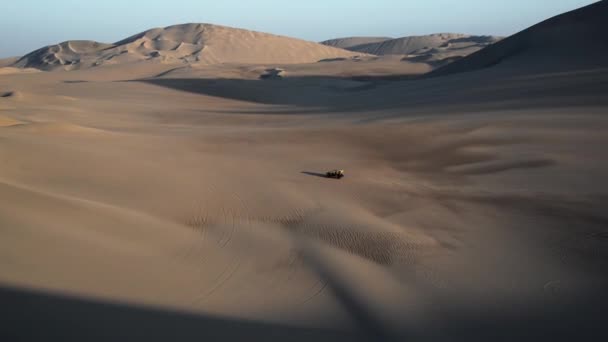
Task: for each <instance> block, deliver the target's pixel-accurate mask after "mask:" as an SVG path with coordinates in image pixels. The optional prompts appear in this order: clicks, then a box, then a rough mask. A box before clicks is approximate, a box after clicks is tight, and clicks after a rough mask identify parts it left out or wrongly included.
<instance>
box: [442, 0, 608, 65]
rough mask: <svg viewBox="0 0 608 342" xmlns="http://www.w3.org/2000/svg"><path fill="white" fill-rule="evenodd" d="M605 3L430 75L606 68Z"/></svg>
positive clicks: (550, 22)
mask: <svg viewBox="0 0 608 342" xmlns="http://www.w3.org/2000/svg"><path fill="white" fill-rule="evenodd" d="M606 16H608V1H606V0H603V1H598V2H596V3H594V4H591V5H589V6H586V7H583V8H579V9H577V10H574V11H571V12H568V13H564V14H562V15H559V16H556V17H553V18H551V19H548V20H546V21H543V22H541V23H539V24H537V25H534V26H532V27H530V28H528V29H526V30H523V31H522V32H520V33H517V34H515V35H513V36H511V37H508V38H506V39H504V40H502V41H500V42H498V43H496V44H494V45H492V46H490V47H488V48H487V49H484V50H482V51H479V52H477V53H475V54H473V55H470V56H469V57H468V58H465V59H463V60H460V61H458V62H457V63H453V64H451V65H449V66H446V67H444V68H442V69H439V70H436V71H435V72H434V73H433V75H447V74H453V73H458V72H465V71H473V70H478V69H483V68H487V67H491V66H495V65H498V66H499V67H502V68H505V69H507V68H511V67H513V68H512V69H513V71H519V72H522V73H530V72H537V71H544V72H549V71H551V70H557V71H561V70H563V69H564V65H568V67H567V69H568V70H574V69H583V70H584V69H590V68H592V67H600V66H601V67H606V66H607V62H606V54H607V53H608V35H607V34H606V32H607V31H608V23H607V22H606V20H605V18H606Z"/></svg>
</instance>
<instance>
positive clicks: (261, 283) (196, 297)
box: [0, 37, 608, 341]
mask: <svg viewBox="0 0 608 342" xmlns="http://www.w3.org/2000/svg"><path fill="white" fill-rule="evenodd" d="M138 39H143V38H142V37H132V38H130V39H129V41H137V40H138ZM87 44H88V43H87ZM125 44H130V43H125ZM376 62H377V60H376V61H373V60H365V59H364V60H361V61H354V60H335V61H331V62H322V63H312V64H302V65H291V66H289V65H281V64H280V63H276V64H269V65H266V64H260V65H251V64H237V63H235V64H224V65H199V66H187V67H184V65H183V64H181V63H180V64H163V63H156V62H154V61H144V62H133V63H124V64H116V65H104V66H100V67H98V68H90V69H86V70H74V71H70V72H38V73H7V74H4V75H0V94H10V95H7V96H2V97H0V161H2V168H0V265H1V267H0V303H2V304H3V305H1V306H0V319H1V320H2V322H4V324H2V325H0V339H2V340H22V339H27V338H29V339H37V340H40V339H60V340H66V339H70V338H71V339H74V338H75V336H77V337H79V338H80V339H82V340H116V339H123V340H124V339H129V340H144V341H156V340H158V341H162V340H167V339H178V340H197V341H198V340H201V339H211V340H235V341H237V340H252V341H257V340H259V341H285V340H299V341H310V340H326V341H336V340H342V341H352V340H355V341H356V340H369V341H379V340H389V341H395V340H407V341H409V340H450V341H451V340H467V341H468V340H478V341H488V340H501V339H502V340H529V341H537V340H538V339H539V338H540V339H551V340H564V341H569V340H603V339H605V338H606V337H607V336H606V332H605V330H604V326H603V324H602V323H603V320H604V315H603V313H604V312H605V309H606V308H607V307H608V298H606V294H605V289H606V287H607V286H608V276H607V275H606V273H605V269H606V268H607V267H608V254H607V253H608V239H607V236H608V231H607V228H606V227H607V226H608V225H607V223H608V216H607V214H606V213H607V212H608V211H607V204H606V200H607V199H608V182H606V180H605V175H606V174H607V172H608V161H607V160H606V158H605V146H606V144H607V143H608V136H607V135H606V134H605V132H606V129H608V118H607V117H606V115H605V114H606V108H608V99H607V98H606V96H605V94H606V91H608V89H607V85H608V70H607V69H606V68H597V67H595V66H594V65H593V64H592V63H591V64H590V65H591V67H589V68H588V69H586V70H581V69H580V65H581V64H582V62H584V60H582V61H581V62H580V63H579V64H576V65H574V66H573V65H572V64H570V63H562V64H560V66H561V67H560V71H559V72H555V70H554V71H553V72H549V73H547V72H543V71H542V70H539V71H538V72H535V73H528V72H527V70H528V69H527V66H526V65H519V66H518V65H517V64H514V65H513V66H512V68H511V70H510V71H518V72H504V69H503V68H500V67H497V68H486V69H484V70H478V71H476V72H471V73H458V74H454V75H449V76H445V77H435V78H426V79H415V80H400V81H395V82H389V81H387V80H386V79H382V80H374V78H373V77H370V78H369V79H360V78H355V79H353V78H352V76H353V75H359V76H361V73H362V72H363V71H364V70H365V69H366V68H367V72H368V73H369V75H373V74H374V72H375V67H377V66H378V65H379V64H374V63H376ZM398 62H399V63H401V62H400V61H398ZM382 63H389V62H387V61H385V62H382ZM277 67H284V68H285V73H286V77H285V78H284V79H278V78H275V79H260V77H259V76H260V74H261V73H263V72H265V71H266V69H268V68H277ZM336 70H337V71H336ZM324 74H325V75H330V76H332V77H321V76H322V75H324ZM336 167H339V168H344V169H345V170H346V174H347V176H346V177H345V178H344V179H342V180H339V181H338V180H331V179H327V178H325V177H323V172H325V171H326V170H327V169H330V168H336Z"/></svg>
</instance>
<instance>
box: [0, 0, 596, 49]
mask: <svg viewBox="0 0 608 342" xmlns="http://www.w3.org/2000/svg"><path fill="white" fill-rule="evenodd" d="M593 2H596V0H509V1H505V0H304V1H302V0H95V1H89V0H60V1H50V0H25V1H3V3H2V4H1V5H0V58H2V57H9V56H21V55H24V54H26V53H28V52H30V51H32V50H35V49H37V48H40V47H43V46H46V45H50V44H56V43H59V42H62V41H66V40H73V39H83V40H96V41H101V42H105V43H111V42H115V41H118V40H121V39H123V38H126V37H128V36H131V35H133V34H136V33H139V32H141V31H145V30H147V29H150V28H154V27H164V26H169V25H174V24H182V23H193V22H194V23H211V24H219V25H226V26H233V27H239V28H246V29H250V30H256V31H262V32H268V33H274V34H280V35H285V36H291V37H296V38H301V39H306V40H312V41H322V40H326V39H331V38H338V37H347V36H389V37H403V36H408V35H422V34H430V33H438V32H454V33H468V34H483V35H500V36H508V35H511V34H513V33H516V32H518V31H521V30H523V29H525V28H526V27H529V26H531V25H533V24H536V23H538V22H540V21H542V20H544V19H547V18H549V17H552V16H554V15H557V14H560V13H563V12H566V11H569V10H573V9H576V8H578V7H582V6H585V5H588V4H591V3H593Z"/></svg>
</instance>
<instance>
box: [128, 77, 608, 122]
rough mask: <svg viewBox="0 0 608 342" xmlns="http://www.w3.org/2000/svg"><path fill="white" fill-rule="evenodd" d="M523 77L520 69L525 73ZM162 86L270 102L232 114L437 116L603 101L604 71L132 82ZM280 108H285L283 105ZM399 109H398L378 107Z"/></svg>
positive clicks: (607, 99) (607, 84)
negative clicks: (412, 77) (374, 113)
mask: <svg viewBox="0 0 608 342" xmlns="http://www.w3.org/2000/svg"><path fill="white" fill-rule="evenodd" d="M524 76H526V74H524ZM133 82H144V83H148V84H153V85H157V86H161V87H166V88H169V89H175V90H180V91H186V92H190V93H195V94H201V95H208V96H214V97H219V98H225V99H231V100H238V101H244V102H249V103H257V104H263V105H273V106H276V107H265V108H262V107H257V108H256V107H252V111H251V112H248V111H242V110H241V111H237V112H234V113H235V114H247V113H251V114H322V113H325V114H326V113H357V112H366V111H367V112H369V111H374V112H376V113H377V115H378V116H379V118H381V117H382V116H383V115H388V116H394V115H399V116H403V115H406V114H408V113H410V114H437V113H441V112H445V111H450V112H465V113H471V112H478V111H492V110H504V109H509V110H518V109H540V108H566V107H570V106H572V107H578V106H592V107H597V106H604V105H608V97H606V96H605V92H606V89H607V88H608V68H604V69H598V70H592V72H591V71H589V70H588V71H584V70H582V71H581V70H579V71H573V72H571V73H549V74H543V73H539V74H531V75H527V76H526V77H523V76H522V75H516V74H512V73H511V72H510V70H509V69H501V68H497V69H494V68H489V69H486V70H483V71H480V72H475V73H465V74H459V75H456V76H446V77H436V78H424V79H415V80H412V79H406V78H403V77H399V76H396V77H394V78H392V79H391V78H390V77H389V78H387V77H378V78H376V77H359V78H330V77H316V76H306V77H290V78H286V79H282V80H251V79H248V80H246V79H200V78H189V79H168V78H160V79H159V78H153V79H143V80H135V81H133ZM283 106H288V107H289V108H285V107H283ZM390 109H399V112H398V113H394V112H393V113H391V112H388V113H385V112H383V110H390Z"/></svg>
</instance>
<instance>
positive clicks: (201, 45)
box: [13, 24, 361, 70]
mask: <svg viewBox="0 0 608 342" xmlns="http://www.w3.org/2000/svg"><path fill="white" fill-rule="evenodd" d="M356 55H361V54H360V53H355V52H350V51H346V50H342V49H337V48H334V47H330V46H325V45H322V44H318V43H314V42H308V41H304V40H299V39H295V38H289V37H284V36H277V35H272V34H268V33H261V32H256V31H249V30H243V29H237V28H231V27H226V26H219V25H212V24H182V25H174V26H168V27H165V28H154V29H150V30H147V31H144V32H141V33H139V34H136V35H133V36H131V37H128V38H126V39H123V40H121V41H118V42H116V43H113V44H105V43H99V42H94V41H67V42H63V43H60V44H57V45H50V46H47V47H43V48H41V49H38V50H36V51H33V52H31V53H29V54H27V55H25V56H23V57H21V58H20V59H19V60H17V61H16V62H15V63H14V64H13V66H16V67H21V68H37V69H42V70H54V69H64V70H74V69H86V68H91V67H95V66H100V65H107V64H117V63H129V62H136V61H144V60H151V61H155V62H160V63H181V64H184V63H186V64H215V63H310V62H316V61H318V60H321V59H326V58H338V57H353V56H356Z"/></svg>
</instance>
